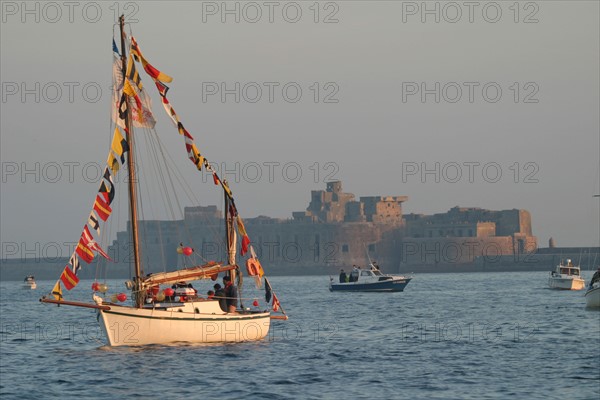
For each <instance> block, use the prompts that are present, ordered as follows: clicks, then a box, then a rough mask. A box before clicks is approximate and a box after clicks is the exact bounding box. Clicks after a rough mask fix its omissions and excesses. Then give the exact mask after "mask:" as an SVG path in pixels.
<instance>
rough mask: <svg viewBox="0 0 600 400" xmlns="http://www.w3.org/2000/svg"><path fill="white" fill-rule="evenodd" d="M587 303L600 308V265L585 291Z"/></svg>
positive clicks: (590, 306)
mask: <svg viewBox="0 0 600 400" xmlns="http://www.w3.org/2000/svg"><path fill="white" fill-rule="evenodd" d="M585 305H586V306H587V307H589V308H600V267H598V270H596V272H595V273H594V276H593V277H592V279H591V280H590V284H589V285H588V287H587V290H586V292H585Z"/></svg>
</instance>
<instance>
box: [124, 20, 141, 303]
mask: <svg viewBox="0 0 600 400" xmlns="http://www.w3.org/2000/svg"><path fill="white" fill-rule="evenodd" d="M119 27H120V29H121V64H122V65H121V67H122V71H123V87H125V80H126V79H127V76H126V74H127V54H126V48H125V16H124V15H121V17H120V18H119ZM127 102H128V103H129V101H128V100H127ZM126 108H127V110H126V111H125V126H127V129H126V130H125V135H126V139H127V143H128V144H129V152H128V155H127V171H128V178H129V179H128V180H129V219H130V220H131V236H132V238H131V240H132V242H133V264H134V267H135V282H134V289H133V290H134V293H135V296H134V298H135V304H136V306H137V307H141V306H142V305H143V296H142V295H141V293H140V289H141V287H140V286H141V279H140V278H141V276H142V268H141V265H140V248H139V239H138V218H137V197H136V187H135V163H134V147H135V146H134V145H133V129H132V128H133V124H132V119H131V114H130V112H129V104H127V107H126Z"/></svg>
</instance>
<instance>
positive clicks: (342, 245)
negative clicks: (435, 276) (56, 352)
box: [110, 181, 537, 271]
mask: <svg viewBox="0 0 600 400" xmlns="http://www.w3.org/2000/svg"><path fill="white" fill-rule="evenodd" d="M407 200H408V197H407V196H367V197H360V199H359V200H358V201H357V200H356V199H355V196H354V194H352V193H344V192H343V191H342V182H340V181H334V182H328V183H327V187H326V190H313V191H312V192H311V198H310V203H309V205H308V207H307V208H306V210H305V211H298V212H294V213H292V219H279V218H270V217H267V216H259V217H256V218H247V219H245V223H246V229H247V231H248V234H249V236H250V239H251V241H252V245H253V246H254V248H255V250H256V252H257V254H258V256H259V258H260V259H261V262H262V263H263V264H264V265H265V266H266V267H267V268H268V269H269V270H271V271H273V270H277V269H278V268H282V269H286V270H287V271H290V269H294V268H307V267H308V268H312V269H313V270H314V269H315V268H320V267H327V266H340V267H342V266H348V265H350V266H351V265H353V264H357V265H364V264H366V263H367V253H368V254H369V256H370V257H371V258H372V259H374V260H377V261H378V263H379V264H380V265H381V266H382V267H383V268H384V270H387V271H397V270H398V268H400V267H402V266H408V267H410V266H419V265H438V264H465V263H472V262H474V261H477V260H481V259H482V258H483V260H484V261H485V260H486V259H489V260H491V259H493V258H494V257H497V256H507V255H509V256H515V257H517V256H519V255H521V254H525V253H527V252H531V251H534V250H535V249H536V248H537V239H536V237H535V236H533V234H532V229H531V216H530V214H529V212H528V211H526V210H516V209H514V210H503V211H491V210H484V209H481V208H459V207H454V208H452V209H450V210H449V211H448V212H447V213H440V214H434V215H422V214H409V215H406V216H403V214H402V203H404V202H406V201H407ZM223 231H224V224H223V220H222V211H220V210H219V209H217V207H216V206H201V207H186V208H185V210H184V220H183V221H140V237H142V238H144V239H145V240H146V245H145V246H144V248H142V260H143V263H144V265H145V266H146V267H145V268H146V269H147V270H163V269H164V266H165V265H166V266H167V268H166V269H167V270H171V269H173V267H175V266H176V265H181V264H182V263H183V262H187V263H191V260H193V258H186V259H184V258H182V256H180V255H178V254H177V253H176V248H177V246H178V245H179V243H180V242H183V243H184V244H185V245H187V246H192V247H194V248H195V250H196V254H197V259H196V263H202V262H205V261H208V260H225V259H226V257H225V246H224V244H223V241H222V238H223V236H224V235H223ZM128 238H129V233H128V232H119V233H118V234H117V240H116V241H115V242H114V243H113V245H112V246H111V247H110V251H112V252H113V254H114V253H118V254H119V255H123V254H128V250H127V248H128V247H127V243H128V240H129V239H128ZM190 238H191V239H190ZM118 259H119V260H121V262H122V264H128V263H129V260H125V261H126V262H124V261H123V257H121V256H119V257H118ZM148 266H149V267H148ZM123 267H125V265H123Z"/></svg>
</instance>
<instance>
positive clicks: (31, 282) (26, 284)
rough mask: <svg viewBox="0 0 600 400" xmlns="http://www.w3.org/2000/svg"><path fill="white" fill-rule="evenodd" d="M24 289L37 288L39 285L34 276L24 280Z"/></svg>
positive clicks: (28, 276)
mask: <svg viewBox="0 0 600 400" xmlns="http://www.w3.org/2000/svg"><path fill="white" fill-rule="evenodd" d="M23 282H24V283H23V289H35V288H37V283H35V278H34V277H33V275H27V276H26V277H25V279H24V280H23Z"/></svg>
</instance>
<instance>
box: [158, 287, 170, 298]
mask: <svg viewBox="0 0 600 400" xmlns="http://www.w3.org/2000/svg"><path fill="white" fill-rule="evenodd" d="M171 290H172V289H171ZM164 299H165V292H164V291H161V292H158V293H157V294H156V300H158V301H163V300H164Z"/></svg>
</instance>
